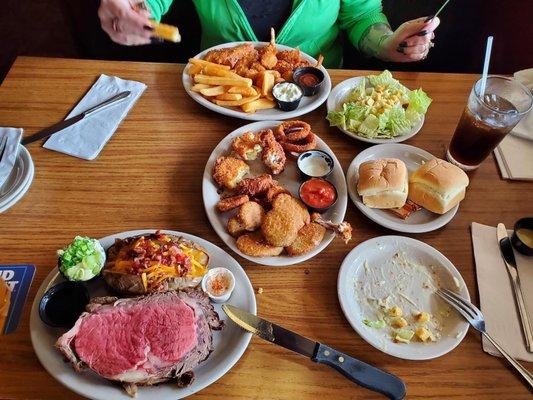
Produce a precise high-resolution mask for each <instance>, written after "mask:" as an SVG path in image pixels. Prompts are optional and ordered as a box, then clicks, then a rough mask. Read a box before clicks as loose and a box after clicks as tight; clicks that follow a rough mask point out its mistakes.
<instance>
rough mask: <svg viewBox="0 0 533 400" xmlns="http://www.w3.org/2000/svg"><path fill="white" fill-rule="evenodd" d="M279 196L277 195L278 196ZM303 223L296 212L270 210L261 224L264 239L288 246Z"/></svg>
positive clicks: (274, 243)
mask: <svg viewBox="0 0 533 400" xmlns="http://www.w3.org/2000/svg"><path fill="white" fill-rule="evenodd" d="M278 197H279V196H278ZM303 225H304V223H303V222H302V219H301V217H300V216H299V215H298V213H294V212H291V211H290V210H289V211H288V210H278V209H272V210H270V211H269V212H268V213H267V214H266V216H265V219H264V221H263V224H262V225H261V232H262V233H263V236H264V238H265V240H266V241H267V242H268V243H269V244H271V245H272V246H281V247H286V246H290V245H291V244H292V242H294V240H295V239H296V236H298V231H299V230H300V228H302V226H303Z"/></svg>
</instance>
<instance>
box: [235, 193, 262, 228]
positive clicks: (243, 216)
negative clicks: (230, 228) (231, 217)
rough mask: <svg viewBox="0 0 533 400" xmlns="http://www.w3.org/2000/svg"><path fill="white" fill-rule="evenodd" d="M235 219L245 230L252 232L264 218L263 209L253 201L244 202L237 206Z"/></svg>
mask: <svg viewBox="0 0 533 400" xmlns="http://www.w3.org/2000/svg"><path fill="white" fill-rule="evenodd" d="M237 219H238V220H239V222H240V224H241V226H243V227H244V229H245V230H247V231H250V232H253V231H255V230H257V229H258V228H259V227H260V226H261V224H262V223H263V220H264V219H265V210H264V209H263V207H261V205H260V204H259V203H257V202H255V201H249V202H247V203H244V204H243V205H242V206H240V208H239V212H238V213H237Z"/></svg>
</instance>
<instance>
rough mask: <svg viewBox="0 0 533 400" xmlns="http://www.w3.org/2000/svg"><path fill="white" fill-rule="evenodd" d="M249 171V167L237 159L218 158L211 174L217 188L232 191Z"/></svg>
mask: <svg viewBox="0 0 533 400" xmlns="http://www.w3.org/2000/svg"><path fill="white" fill-rule="evenodd" d="M249 171H250V167H249V166H248V164H246V163H245V162H244V161H242V160H239V159H238V158H234V157H219V158H217V159H216V161H215V165H214V166H213V171H212V174H213V179H214V181H215V182H216V184H217V185H218V186H224V187H225V188H227V189H234V188H235V186H237V184H238V183H239V182H241V180H242V178H243V177H244V175H246V174H247V173H248V172H249ZM242 194H245V193H242Z"/></svg>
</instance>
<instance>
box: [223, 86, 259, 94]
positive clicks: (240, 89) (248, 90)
mask: <svg viewBox="0 0 533 400" xmlns="http://www.w3.org/2000/svg"><path fill="white" fill-rule="evenodd" d="M228 93H238V94H242V95H243V96H255V95H257V93H258V92H257V90H255V88H254V87H248V86H231V87H230V88H229V89H228Z"/></svg>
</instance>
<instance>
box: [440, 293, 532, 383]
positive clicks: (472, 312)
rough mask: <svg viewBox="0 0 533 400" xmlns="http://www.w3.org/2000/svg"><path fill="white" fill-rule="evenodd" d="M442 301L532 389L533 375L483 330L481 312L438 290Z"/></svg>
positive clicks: (452, 295) (470, 304) (483, 323)
mask: <svg viewBox="0 0 533 400" xmlns="http://www.w3.org/2000/svg"><path fill="white" fill-rule="evenodd" d="M436 293H437V294H438V295H439V296H440V297H441V298H442V299H444V300H445V301H446V302H447V303H448V304H450V305H451V306H452V307H453V308H455V309H456V310H457V311H458V312H459V314H461V315H462V316H463V317H464V318H465V319H466V320H467V321H468V322H469V323H470V325H472V326H473V327H474V328H475V329H476V330H478V331H479V332H481V334H482V335H484V336H485V337H486V338H487V339H488V340H489V341H490V342H491V343H492V344H493V345H494V347H496V348H497V349H498V351H499V352H500V353H501V354H502V356H504V357H505V359H506V360H507V361H508V362H509V364H511V365H512V366H513V367H514V368H515V369H516V370H517V371H518V372H519V373H520V375H522V377H523V378H524V379H525V380H526V381H527V383H528V384H529V386H530V388H533V375H532V374H531V373H530V372H529V371H528V370H527V369H525V368H524V367H523V366H522V365H520V364H519V363H518V361H516V360H515V359H514V358H513V357H511V356H510V355H509V354H508V353H507V352H506V351H505V350H504V349H503V348H502V347H501V346H500V345H499V344H498V343H497V342H495V341H494V339H493V338H492V337H490V335H489V334H488V333H487V331H486V330H485V318H484V317H483V314H482V313H481V311H480V310H479V309H478V308H477V307H476V306H475V305H473V304H472V303H470V302H469V301H468V300H466V299H463V298H462V297H461V296H459V295H457V294H455V293H454V292H452V291H450V290H447V289H438V290H437V292H436Z"/></svg>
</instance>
